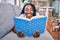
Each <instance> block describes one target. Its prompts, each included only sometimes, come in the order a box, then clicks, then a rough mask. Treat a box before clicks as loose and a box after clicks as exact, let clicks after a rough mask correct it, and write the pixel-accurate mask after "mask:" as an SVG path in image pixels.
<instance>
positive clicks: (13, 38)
mask: <svg viewBox="0 0 60 40" xmlns="http://www.w3.org/2000/svg"><path fill="white" fill-rule="evenodd" d="M0 40H54V39H53V37H52V36H51V35H50V34H49V32H48V31H47V30H45V32H44V34H41V35H40V37H38V38H34V37H27V36H25V37H23V38H18V37H17V35H16V34H15V33H13V32H10V33H9V34H7V35H6V36H5V37H4V38H2V39H0Z"/></svg>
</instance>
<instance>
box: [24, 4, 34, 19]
mask: <svg viewBox="0 0 60 40" xmlns="http://www.w3.org/2000/svg"><path fill="white" fill-rule="evenodd" d="M24 13H25V15H26V18H28V19H30V18H31V17H32V16H33V9H32V6H31V5H27V6H25V10H24Z"/></svg>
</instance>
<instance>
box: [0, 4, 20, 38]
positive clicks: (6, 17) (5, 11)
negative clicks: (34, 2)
mask: <svg viewBox="0 0 60 40" xmlns="http://www.w3.org/2000/svg"><path fill="white" fill-rule="evenodd" d="M18 10H19V8H18V9H17V7H15V6H13V5H11V4H3V3H0V38H1V37H2V36H4V35H5V34H6V33H8V32H9V31H10V30H11V29H12V28H13V25H14V22H13V17H15V16H18V14H19V11H18Z"/></svg>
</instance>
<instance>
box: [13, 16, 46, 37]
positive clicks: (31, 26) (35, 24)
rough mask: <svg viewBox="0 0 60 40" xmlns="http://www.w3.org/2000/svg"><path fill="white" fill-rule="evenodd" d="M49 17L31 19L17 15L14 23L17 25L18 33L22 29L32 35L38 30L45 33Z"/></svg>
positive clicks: (26, 33)
mask: <svg viewBox="0 0 60 40" xmlns="http://www.w3.org/2000/svg"><path fill="white" fill-rule="evenodd" d="M46 20H47V17H44V16H40V17H37V16H35V17H32V18H31V19H27V18H21V17H15V18H14V24H15V27H16V33H18V31H19V30H21V31H22V32H23V33H24V34H25V35H26V36H32V35H33V34H34V32H35V31H36V30H38V31H39V33H40V34H42V33H44V30H45V26H46Z"/></svg>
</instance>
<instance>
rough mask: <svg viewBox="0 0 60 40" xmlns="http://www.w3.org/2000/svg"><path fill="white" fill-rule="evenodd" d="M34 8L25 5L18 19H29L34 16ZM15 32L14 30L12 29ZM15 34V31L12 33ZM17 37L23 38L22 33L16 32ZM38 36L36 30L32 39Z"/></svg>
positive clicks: (31, 5)
mask: <svg viewBox="0 0 60 40" xmlns="http://www.w3.org/2000/svg"><path fill="white" fill-rule="evenodd" d="M36 15H37V14H36V8H35V6H34V5H33V4H30V3H27V4H26V5H25V6H24V7H23V9H22V12H21V15H20V17H23V18H24V17H25V18H28V19H31V18H32V17H33V16H36ZM14 30H15V28H14ZM14 32H15V31H14ZM17 35H18V37H24V36H25V35H24V33H22V31H18V34H17ZM39 36H40V33H39V31H38V30H36V32H35V33H34V34H33V37H39Z"/></svg>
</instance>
